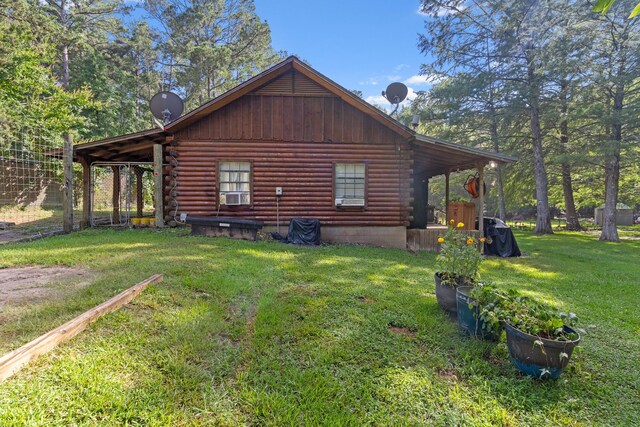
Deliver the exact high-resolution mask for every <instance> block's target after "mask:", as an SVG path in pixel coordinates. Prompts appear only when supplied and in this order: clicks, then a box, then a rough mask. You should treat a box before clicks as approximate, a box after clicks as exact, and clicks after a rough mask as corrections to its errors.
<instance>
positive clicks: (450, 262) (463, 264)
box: [435, 220, 484, 317]
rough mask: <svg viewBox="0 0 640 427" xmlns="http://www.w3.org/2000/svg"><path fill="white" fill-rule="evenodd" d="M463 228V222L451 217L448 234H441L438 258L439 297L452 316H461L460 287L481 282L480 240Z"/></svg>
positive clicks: (481, 241) (436, 276)
mask: <svg viewBox="0 0 640 427" xmlns="http://www.w3.org/2000/svg"><path fill="white" fill-rule="evenodd" d="M463 228H464V224H463V223H462V222H459V223H458V224H457V225H455V226H454V220H451V221H450V222H449V228H448V230H447V233H446V234H445V235H444V236H440V237H438V243H440V245H441V246H440V253H439V254H438V257H437V258H436V265H437V268H438V271H437V272H436V273H435V281H436V299H437V301H438V304H439V305H440V307H442V309H443V310H445V311H446V312H447V313H448V314H450V315H451V316H452V317H456V315H457V306H456V288H457V287H458V286H473V285H474V284H475V283H477V280H478V270H479V269H480V263H481V262H482V254H481V253H480V252H479V251H478V246H477V244H478V242H477V241H476V239H474V238H473V236H470V235H468V234H467V233H466V232H465V231H464V230H463ZM480 243H484V237H483V238H481V239H480Z"/></svg>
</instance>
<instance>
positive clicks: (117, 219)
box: [111, 166, 120, 224]
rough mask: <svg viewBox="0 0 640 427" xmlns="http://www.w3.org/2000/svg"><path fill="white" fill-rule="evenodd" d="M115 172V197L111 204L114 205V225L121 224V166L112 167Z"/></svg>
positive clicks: (113, 196)
mask: <svg viewBox="0 0 640 427" xmlns="http://www.w3.org/2000/svg"><path fill="white" fill-rule="evenodd" d="M111 170H112V171H113V195H112V199H111V204H112V205H113V215H112V223H113V224H119V223H120V166H111Z"/></svg>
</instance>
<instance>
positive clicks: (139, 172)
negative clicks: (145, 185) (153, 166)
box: [134, 166, 144, 218]
mask: <svg viewBox="0 0 640 427" xmlns="http://www.w3.org/2000/svg"><path fill="white" fill-rule="evenodd" d="M134 170H135V172H136V215H137V216H138V218H140V217H141V216H142V208H143V204H144V198H143V197H142V174H144V169H142V168H141V167H140V166H136V167H135V169H134Z"/></svg>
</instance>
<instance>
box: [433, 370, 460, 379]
mask: <svg viewBox="0 0 640 427" xmlns="http://www.w3.org/2000/svg"><path fill="white" fill-rule="evenodd" d="M437 372H438V375H440V377H441V378H443V379H445V380H447V381H453V382H458V381H460V373H459V372H458V371H456V370H455V369H453V368H438V369H437Z"/></svg>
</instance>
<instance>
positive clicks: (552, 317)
mask: <svg viewBox="0 0 640 427" xmlns="http://www.w3.org/2000/svg"><path fill="white" fill-rule="evenodd" d="M509 311H510V316H509V317H507V318H506V319H505V329H506V332H507V347H508V349H509V359H511V363H512V364H513V365H514V366H515V367H516V368H518V369H519V370H520V371H521V372H523V373H525V374H527V375H530V376H533V377H536V378H540V379H553V378H557V377H558V376H560V374H562V372H563V371H564V368H566V367H567V365H568V364H569V360H570V359H571V354H572V353H573V349H574V348H575V347H576V346H577V345H578V343H579V342H580V335H579V334H578V333H577V332H576V331H575V330H574V329H573V328H572V326H573V325H574V324H575V323H576V322H577V316H576V315H575V314H573V313H568V314H567V313H563V312H559V311H557V310H555V309H553V308H552V307H549V306H547V305H545V304H542V303H539V302H536V301H534V300H532V299H530V298H527V297H517V298H515V302H514V303H513V304H512V308H511V309H510V310H509Z"/></svg>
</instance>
